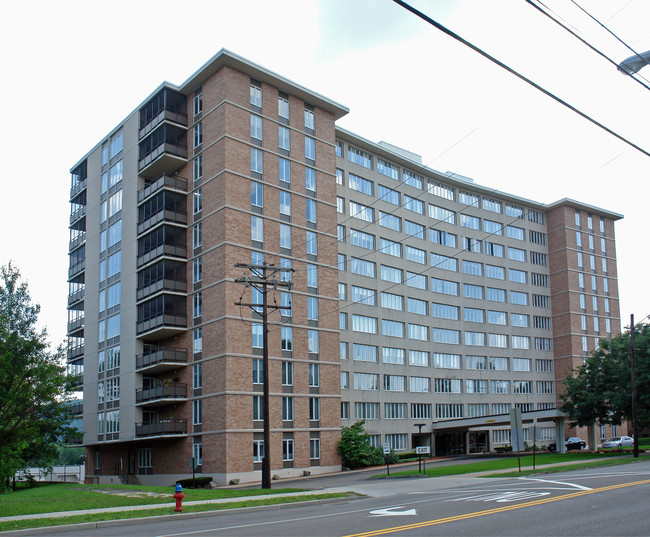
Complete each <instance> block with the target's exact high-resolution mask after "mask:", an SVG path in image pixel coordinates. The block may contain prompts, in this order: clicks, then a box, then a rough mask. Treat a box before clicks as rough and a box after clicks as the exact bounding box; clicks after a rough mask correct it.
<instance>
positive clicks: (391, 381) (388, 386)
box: [384, 375, 406, 392]
mask: <svg viewBox="0 0 650 537" xmlns="http://www.w3.org/2000/svg"><path fill="white" fill-rule="evenodd" d="M405 389H406V377H404V376H402V375H384V390H386V391H389V392H403V391H404V390H405Z"/></svg>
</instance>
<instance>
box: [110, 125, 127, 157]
mask: <svg viewBox="0 0 650 537" xmlns="http://www.w3.org/2000/svg"><path fill="white" fill-rule="evenodd" d="M123 148H124V133H123V132H122V131H121V130H120V131H118V132H116V133H115V134H114V135H113V136H111V158H113V157H116V156H117V155H118V154H119V152H120V151H122V149H123Z"/></svg>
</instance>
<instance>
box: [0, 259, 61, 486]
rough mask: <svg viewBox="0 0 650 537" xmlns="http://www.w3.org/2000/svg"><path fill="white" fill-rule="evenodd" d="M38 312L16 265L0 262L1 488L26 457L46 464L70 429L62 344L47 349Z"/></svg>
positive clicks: (24, 464) (43, 464)
mask: <svg viewBox="0 0 650 537" xmlns="http://www.w3.org/2000/svg"><path fill="white" fill-rule="evenodd" d="M39 311H40V307H39V306H38V305H37V304H32V302H31V299H30V296H29V292H28V288H27V284H26V283H24V282H22V281H21V278H20V272H19V271H18V269H16V268H15V267H14V266H13V265H12V264H11V263H9V264H8V265H6V266H2V267H0V489H1V488H2V487H6V486H7V484H8V481H9V479H10V478H11V477H12V476H13V475H14V473H15V472H16V470H19V469H21V468H24V467H25V466H27V463H28V462H30V461H34V462H37V463H39V465H40V466H47V465H48V464H49V463H50V461H52V460H53V459H54V458H56V456H57V455H58V448H57V444H58V443H60V441H61V439H62V438H63V437H64V436H65V435H66V434H68V433H70V432H71V429H70V428H69V427H68V423H69V422H70V416H69V412H68V410H67V406H66V404H65V402H64V401H65V398H66V396H67V394H68V393H69V391H70V388H71V384H70V379H69V378H68V377H67V375H66V370H65V366H64V365H62V363H63V349H62V348H59V349H57V350H56V351H54V352H51V351H50V350H49V346H48V344H47V342H46V336H47V333H46V331H45V330H42V331H40V332H39V331H37V329H36V321H37V318H38V313H39Z"/></svg>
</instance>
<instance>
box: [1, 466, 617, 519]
mask: <svg viewBox="0 0 650 537" xmlns="http://www.w3.org/2000/svg"><path fill="white" fill-rule="evenodd" d="M601 460H608V458H602V459H591V460H590V461H589V462H592V461H601ZM407 464H412V463H403V464H395V465H391V467H400V466H406V465H407ZM571 464H576V461H569V462H559V463H553V464H544V465H536V467H535V470H543V469H545V468H553V467H556V466H568V465H571ZM383 468H384V467H382V466H375V467H371V468H363V469H361V470H359V471H363V472H367V471H372V470H374V471H379V470H380V469H383ZM532 469H533V467H532V466H522V468H521V470H522V471H526V470H532ZM517 470H518V468H504V469H499V470H489V471H485V472H474V473H467V474H457V475H455V476H454V477H456V478H460V479H462V478H476V477H483V476H485V475H493V474H504V473H510V472H515V471H517ZM337 473H338V472H337ZM348 473H349V472H340V474H348ZM329 475H332V474H329ZM312 477H314V478H315V477H321V476H312ZM413 477H418V476H417V475H416V476H413ZM420 477H421V478H424V476H423V475H422V476H420ZM450 477H451V476H450ZM387 478H388V479H408V477H395V478H393V477H391V476H387ZM305 479H309V478H308V477H307V478H305ZM430 479H436V478H430ZM366 485H367V484H366ZM366 485H362V484H359V485H358V488H357V487H356V486H355V485H350V486H343V487H331V488H327V489H319V490H311V491H304V492H288V493H282V494H273V495H261V496H260V495H256V496H241V497H238V498H220V499H213V500H196V501H186V502H183V506H184V507H187V506H191V505H205V504H224V503H234V502H243V501H251V500H260V499H264V498H270V497H273V498H290V497H293V496H316V497H317V496H318V495H321V494H328V493H340V492H354V493H358V494H363V495H366V496H368V495H371V494H368V490H367V486H366ZM170 500H171V494H170ZM173 508H174V503H173V502H171V501H170V502H168V503H159V504H147V505H128V506H122V507H106V508H101V509H80V510H76V511H58V512H54V513H38V514H32V515H17V516H8V517H0V521H3V522H9V521H13V520H29V519H41V518H60V517H67V516H75V515H89V514H97V513H115V512H123V511H144V510H148V509H169V510H170V514H171V513H173V511H172V509H173Z"/></svg>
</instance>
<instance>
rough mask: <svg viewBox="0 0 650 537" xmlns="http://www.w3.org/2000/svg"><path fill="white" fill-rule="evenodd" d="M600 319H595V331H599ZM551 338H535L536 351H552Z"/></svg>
mask: <svg viewBox="0 0 650 537" xmlns="http://www.w3.org/2000/svg"><path fill="white" fill-rule="evenodd" d="M597 322H598V317H594V329H595V330H596V331H598V327H597ZM551 341H552V340H551V338H548V337H536V338H535V350H538V351H550V350H551Z"/></svg>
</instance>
